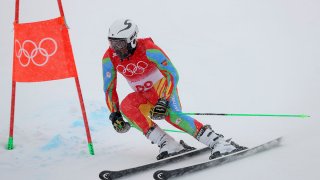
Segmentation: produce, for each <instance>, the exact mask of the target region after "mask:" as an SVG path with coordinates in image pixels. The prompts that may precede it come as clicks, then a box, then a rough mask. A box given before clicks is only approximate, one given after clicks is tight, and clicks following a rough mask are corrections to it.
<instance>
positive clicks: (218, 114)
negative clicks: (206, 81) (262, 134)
mask: <svg viewBox="0 0 320 180" xmlns="http://www.w3.org/2000/svg"><path fill="white" fill-rule="evenodd" d="M170 113H174V114H183V115H196V116H203V115H204V116H268V117H295V118H308V117H310V116H309V115H305V114H227V113H194V112H170Z"/></svg>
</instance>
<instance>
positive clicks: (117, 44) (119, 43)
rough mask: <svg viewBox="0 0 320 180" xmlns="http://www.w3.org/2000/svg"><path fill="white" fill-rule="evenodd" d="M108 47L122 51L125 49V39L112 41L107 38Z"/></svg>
mask: <svg viewBox="0 0 320 180" xmlns="http://www.w3.org/2000/svg"><path fill="white" fill-rule="evenodd" d="M109 42H110V46H111V48H112V49H114V50H116V51H117V50H122V49H126V48H127V41H126V39H113V38H109Z"/></svg>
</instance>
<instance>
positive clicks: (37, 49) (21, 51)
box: [15, 37, 58, 67]
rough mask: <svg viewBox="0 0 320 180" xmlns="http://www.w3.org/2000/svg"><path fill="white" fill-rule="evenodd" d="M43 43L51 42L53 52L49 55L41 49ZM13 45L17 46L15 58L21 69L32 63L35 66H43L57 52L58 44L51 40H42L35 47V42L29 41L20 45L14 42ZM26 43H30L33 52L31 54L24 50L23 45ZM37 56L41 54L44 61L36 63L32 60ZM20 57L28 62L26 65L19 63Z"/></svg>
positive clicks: (16, 41)
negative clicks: (23, 57)
mask: <svg viewBox="0 0 320 180" xmlns="http://www.w3.org/2000/svg"><path fill="white" fill-rule="evenodd" d="M45 41H51V42H52V44H53V46H54V50H53V51H52V52H51V53H49V52H48V51H47V49H45V48H43V47H42V44H43V43H44V42H45ZM15 43H16V44H17V45H18V46H19V50H18V51H16V56H17V58H18V59H19V62H20V65H21V66H23V67H27V66H28V65H29V64H30V62H33V64H34V65H36V66H44V65H45V64H47V62H48V61H49V58H50V57H51V56H53V55H54V54H55V53H56V52H57V50H58V44H57V42H56V41H55V40H54V39H53V38H49V37H47V38H43V39H42V40H41V41H40V42H39V44H38V45H37V44H36V43H35V42H33V41H31V40H25V41H24V42H23V43H22V45H21V43H20V41H19V40H15ZM27 43H30V44H31V45H32V46H33V50H32V51H31V52H28V51H27V50H26V49H25V45H26V44H27ZM16 48H17V47H16ZM38 53H39V54H41V55H42V56H44V57H45V61H44V62H42V63H38V62H37V61H36V60H35V59H34V58H35V57H36V56H37V55H38ZM22 55H24V56H25V57H26V58H27V59H28V61H27V62H26V63H23V62H21V57H22Z"/></svg>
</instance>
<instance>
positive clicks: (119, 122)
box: [109, 111, 131, 133]
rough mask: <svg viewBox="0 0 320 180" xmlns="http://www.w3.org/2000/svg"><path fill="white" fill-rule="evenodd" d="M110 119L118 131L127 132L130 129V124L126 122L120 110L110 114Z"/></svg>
mask: <svg viewBox="0 0 320 180" xmlns="http://www.w3.org/2000/svg"><path fill="white" fill-rule="evenodd" d="M109 119H110V120H111V122H112V125H113V128H114V129H115V130H116V131H117V132H118V133H126V132H128V131H129V129H130V127H131V126H130V124H129V123H128V122H125V121H124V120H123V118H122V115H121V113H120V112H119V111H117V112H113V113H111V114H110V116H109Z"/></svg>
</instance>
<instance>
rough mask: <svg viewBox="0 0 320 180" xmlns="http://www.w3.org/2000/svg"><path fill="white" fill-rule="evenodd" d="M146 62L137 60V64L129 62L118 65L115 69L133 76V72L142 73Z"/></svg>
mask: <svg viewBox="0 0 320 180" xmlns="http://www.w3.org/2000/svg"><path fill="white" fill-rule="evenodd" d="M147 67H148V64H147V63H146V62H143V61H139V62H138V63H137V64H133V63H129V64H128V65H127V66H126V67H125V66H123V65H118V66H117V70H118V71H119V72H121V73H122V74H123V75H125V76H133V75H135V74H143V73H144V71H145V69H146V68H147Z"/></svg>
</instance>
